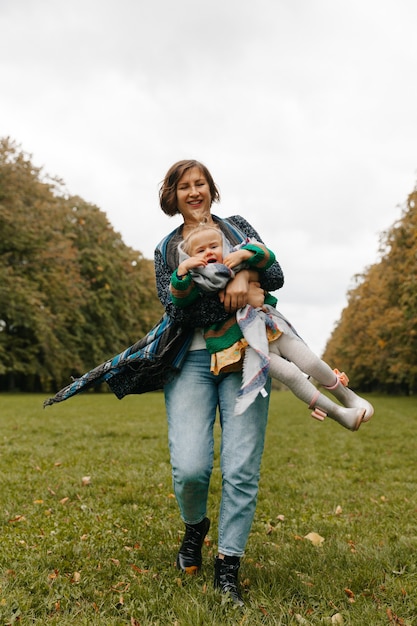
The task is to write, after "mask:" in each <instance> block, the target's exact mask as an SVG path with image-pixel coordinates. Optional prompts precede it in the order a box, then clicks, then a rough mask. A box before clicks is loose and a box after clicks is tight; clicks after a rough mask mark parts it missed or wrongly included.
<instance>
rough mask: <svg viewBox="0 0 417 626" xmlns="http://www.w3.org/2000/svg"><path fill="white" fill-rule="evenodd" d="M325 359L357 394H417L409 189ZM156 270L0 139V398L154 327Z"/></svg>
mask: <svg viewBox="0 0 417 626" xmlns="http://www.w3.org/2000/svg"><path fill="white" fill-rule="evenodd" d="M354 279H355V284H354V287H353V288H352V289H351V290H350V291H349V292H348V303H347V306H346V308H345V309H344V310H343V311H342V314H341V317H340V320H339V321H338V323H337V324H336V326H335V328H334V330H333V332H332V334H331V336H330V339H329V341H328V343H327V345H326V348H325V352H324V354H323V358H324V359H325V360H326V361H327V362H328V363H333V364H335V365H336V366H337V367H338V368H339V369H343V370H345V371H346V372H347V373H348V375H349V377H350V379H351V382H352V386H353V387H354V388H355V389H358V390H361V391H376V390H378V391H382V392H388V393H405V394H412V393H416V391H417V188H416V189H414V190H413V191H412V192H411V193H410V195H409V196H408V199H407V202H406V204H405V206H404V207H403V211H402V215H401V217H400V219H399V220H398V221H397V222H395V223H394V225H393V226H392V227H391V228H390V229H389V230H387V231H386V232H385V233H383V234H382V236H381V241H380V260H379V261H378V262H377V263H375V264H373V265H371V266H369V267H368V268H366V269H365V271H364V273H362V274H360V275H357V276H356V277H354ZM161 314H162V307H161V305H160V302H159V300H158V298H157V295H156V289H155V277H154V268H153V262H152V261H151V260H148V259H145V258H144V257H143V255H142V254H141V253H140V252H138V251H135V250H133V249H132V248H130V247H128V246H126V245H125V244H124V243H123V241H122V239H121V236H120V234H118V233H117V232H115V231H114V229H113V228H112V226H111V224H110V223H109V221H108V220H107V217H106V215H105V213H104V212H102V211H101V210H100V209H99V208H98V207H97V206H95V205H93V204H90V203H87V202H85V201H84V200H83V199H82V198H80V197H78V196H71V195H69V194H68V193H67V192H66V190H65V186H64V184H63V182H62V181H61V180H59V179H57V178H51V177H49V176H48V175H46V174H45V173H44V172H43V171H42V169H40V168H37V167H35V166H34V165H33V164H32V161H31V156H30V155H27V154H26V153H24V152H23V151H22V150H21V148H20V147H19V146H18V145H16V143H15V142H13V141H12V140H10V139H9V138H4V139H0V391H4V390H13V389H16V390H22V391H45V392H49V391H54V390H57V389H59V388H60V387H62V386H64V385H66V384H68V383H69V382H70V380H71V377H73V376H74V377H77V376H80V375H81V374H83V373H84V372H86V371H88V370H89V369H91V368H92V367H95V366H96V365H98V364H99V363H101V362H102V361H104V360H106V359H108V358H109V357H110V356H112V355H113V354H115V353H117V352H119V351H122V350H124V349H125V348H126V347H128V346H129V345H130V344H132V343H134V342H135V341H137V340H138V339H139V338H140V337H142V336H143V335H144V334H145V333H146V332H147V331H148V330H149V329H150V328H151V327H152V326H153V324H154V323H155V322H156V321H157V320H158V319H159V317H160V316H161Z"/></svg>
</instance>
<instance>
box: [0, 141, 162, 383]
mask: <svg viewBox="0 0 417 626" xmlns="http://www.w3.org/2000/svg"><path fill="white" fill-rule="evenodd" d="M0 233H1V237H0V389H6V388H14V387H17V388H20V389H24V390H26V389H30V390H32V389H35V390H44V391H46V390H49V389H51V388H56V387H60V386H62V384H66V383H68V382H69V380H70V376H71V375H75V376H78V375H80V374H82V373H84V372H85V371H87V370H88V369H90V368H91V367H93V366H95V365H97V364H98V363H100V362H101V361H103V360H105V359H107V358H109V357H110V356H112V355H113V354H115V353H117V352H119V351H121V350H123V349H124V348H126V347H127V346H128V345H130V344H131V343H133V342H135V341H136V340H137V339H138V338H139V337H141V336H142V335H144V334H145V333H146V332H147V331H148V330H149V328H150V327H151V326H152V325H153V324H154V322H155V321H156V320H157V319H158V318H159V317H160V315H161V310H162V309H161V305H160V303H159V300H158V299H157V296H156V290H155V280H154V270H153V262H152V261H150V260H147V259H145V258H144V257H143V256H142V254H141V253H140V252H136V251H135V250H133V249H131V248H129V247H128V246H126V245H125V244H124V243H123V241H122V239H121V237H120V235H119V234H118V233H116V232H115V231H114V230H113V228H112V226H111V225H110V223H109V222H108V220H107V218H106V215H105V214H104V213H103V212H102V211H100V209H99V208H98V207H96V206H94V205H91V204H89V203H87V202H85V201H84V200H82V198H79V197H76V196H75V197H74V196H69V195H68V194H67V193H65V191H64V186H63V184H62V181H60V180H58V179H52V178H49V177H48V176H46V175H44V174H43V172H42V170H41V169H39V168H36V167H34V165H33V164H32V163H31V158H30V157H29V156H28V155H26V154H25V153H23V152H22V151H21V150H20V148H19V147H18V146H17V145H16V144H15V143H14V142H12V141H11V140H10V139H2V140H0Z"/></svg>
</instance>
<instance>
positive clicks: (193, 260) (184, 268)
mask: <svg viewBox="0 0 417 626" xmlns="http://www.w3.org/2000/svg"><path fill="white" fill-rule="evenodd" d="M206 265H207V261H206V260H205V259H203V258H201V257H200V256H190V257H188V259H185V261H183V262H182V263H180V264H179V265H178V269H177V276H185V274H187V273H188V271H189V270H192V269H194V268H195V267H205V266H206Z"/></svg>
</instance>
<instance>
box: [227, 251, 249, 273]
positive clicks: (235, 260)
mask: <svg viewBox="0 0 417 626" xmlns="http://www.w3.org/2000/svg"><path fill="white" fill-rule="evenodd" d="M253 254H254V253H253V252H251V251H250V250H243V249H242V250H235V251H234V252H230V253H229V254H228V255H227V256H226V257H225V258H224V259H223V263H224V265H226V266H227V267H230V269H233V268H234V267H236V266H237V265H239V263H243V262H244V261H247V260H248V259H250V257H251V256H252V255H253Z"/></svg>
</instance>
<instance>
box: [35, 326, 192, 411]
mask: <svg viewBox="0 0 417 626" xmlns="http://www.w3.org/2000/svg"><path fill="white" fill-rule="evenodd" d="M192 335H193V330H192V329H189V330H185V329H183V328H182V327H181V326H179V325H178V324H177V323H175V322H173V321H172V320H171V319H170V318H169V317H168V315H166V314H165V315H164V316H163V317H162V318H161V319H160V320H159V322H158V323H157V324H156V325H155V326H154V327H153V328H152V329H151V330H150V331H149V333H147V335H145V337H143V338H142V339H140V340H139V341H137V342H136V343H135V344H133V345H132V346H130V347H129V348H126V350H123V352H120V354H116V356H114V357H112V358H111V359H108V360H107V361H105V362H104V363H101V365H98V366H97V367H95V368H94V369H92V370H90V371H89V372H87V373H86V374H83V376H81V377H80V378H77V379H75V380H74V381H73V382H72V383H71V384H69V385H67V386H66V387H64V388H63V389H61V390H60V391H58V393H56V394H55V396H53V397H52V398H48V399H47V400H45V402H44V403H43V405H44V407H46V406H49V405H51V404H55V403H57V402H62V401H63V400H67V399H68V398H71V397H72V396H74V395H76V394H78V393H81V392H82V391H86V390H87V389H89V388H90V387H93V386H97V385H99V384H101V383H104V382H105V383H107V384H108V386H109V387H110V389H111V390H112V392H113V393H114V394H115V395H116V396H117V398H119V400H121V399H122V398H124V396H126V395H128V394H140V393H145V392H147V391H155V390H157V389H162V388H163V386H164V384H165V383H166V382H167V381H168V380H170V379H171V378H172V376H173V375H175V373H176V372H177V371H178V370H179V369H180V368H181V365H182V362H183V360H184V358H185V355H186V353H187V350H188V348H189V345H190V342H191V339H192Z"/></svg>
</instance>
